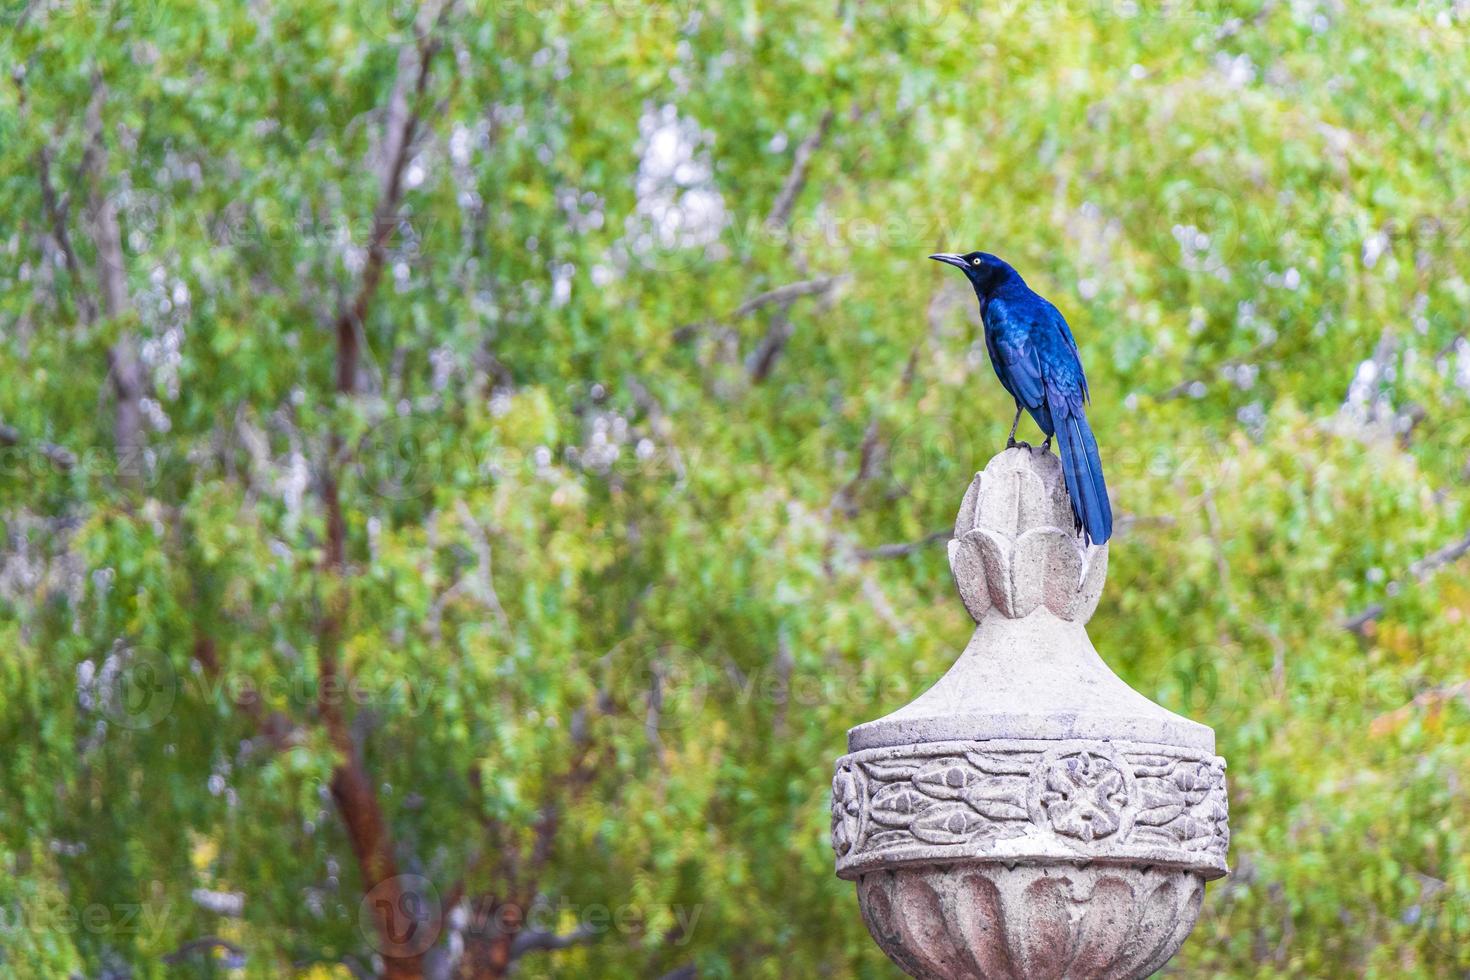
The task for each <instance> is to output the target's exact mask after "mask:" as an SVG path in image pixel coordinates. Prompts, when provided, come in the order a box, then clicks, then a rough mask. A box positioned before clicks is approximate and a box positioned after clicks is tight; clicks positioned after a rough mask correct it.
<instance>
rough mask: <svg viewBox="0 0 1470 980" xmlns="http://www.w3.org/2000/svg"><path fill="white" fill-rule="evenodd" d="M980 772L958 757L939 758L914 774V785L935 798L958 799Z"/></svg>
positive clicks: (973, 782) (976, 779)
mask: <svg viewBox="0 0 1470 980" xmlns="http://www.w3.org/2000/svg"><path fill="white" fill-rule="evenodd" d="M979 779H980V774H979V773H977V772H976V771H975V770H973V769H971V768H970V767H969V766H967V765H965V764H964V763H962V762H960V761H959V760H958V759H940V760H939V761H938V762H934V763H930V764H929V765H927V766H925V767H924V768H923V769H920V770H919V771H918V772H916V773H915V774H914V786H916V787H918V789H919V791H920V792H922V793H924V794H926V795H928V796H932V797H934V798H935V799H936V800H958V799H960V798H961V797H962V796H963V795H964V792H965V790H966V789H968V788H969V787H970V786H972V785H974V784H975V783H976V782H978V781H979Z"/></svg>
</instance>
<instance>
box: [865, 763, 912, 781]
mask: <svg viewBox="0 0 1470 980" xmlns="http://www.w3.org/2000/svg"><path fill="white" fill-rule="evenodd" d="M862 766H863V771H864V772H866V773H867V774H868V775H869V776H872V777H873V778H874V779H876V780H879V781H880V782H885V783H891V782H893V781H894V780H895V779H908V778H910V777H912V776H913V774H914V773H916V772H918V771H919V764H918V763H917V762H904V761H899V762H864V763H863V764H862Z"/></svg>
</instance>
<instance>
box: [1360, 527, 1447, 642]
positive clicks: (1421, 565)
mask: <svg viewBox="0 0 1470 980" xmlns="http://www.w3.org/2000/svg"><path fill="white" fill-rule="evenodd" d="M1466 554H1470V534H1467V535H1465V537H1463V538H1461V539H1459V540H1458V541H1452V542H1450V543H1449V544H1447V545H1445V546H1444V547H1443V548H1440V549H1438V550H1437V551H1433V552H1430V553H1429V554H1427V555H1425V556H1424V557H1423V558H1420V559H1419V560H1418V561H1416V562H1414V563H1413V564H1412V565H1410V566H1409V570H1408V574H1409V577H1410V578H1411V579H1413V580H1414V581H1416V582H1423V581H1425V580H1427V579H1428V578H1430V577H1431V576H1433V575H1434V573H1435V572H1437V571H1439V570H1440V569H1441V568H1443V567H1445V566H1446V565H1448V564H1450V563H1452V562H1455V561H1458V560H1459V559H1460V558H1461V557H1463V556H1464V555H1466ZM1403 585H1404V582H1403V581H1402V580H1398V579H1395V580H1394V581H1392V582H1390V583H1389V584H1388V593H1389V595H1396V594H1398V592H1399V590H1400V589H1401V588H1402V587H1403ZM1385 610H1386V607H1385V606H1384V604H1383V603H1381V602H1375V603H1373V604H1372V605H1371V606H1369V607H1368V608H1366V609H1364V610H1363V611H1362V612H1359V613H1357V614H1356V615H1353V616H1349V617H1348V618H1347V619H1344V620H1343V621H1342V628H1343V629H1345V630H1348V631H1349V632H1352V633H1357V634H1359V635H1360V636H1361V635H1363V633H1364V631H1365V630H1366V629H1367V626H1368V624H1369V623H1371V622H1373V621H1374V620H1375V619H1377V618H1378V617H1379V616H1382V615H1383V613H1384V612H1385Z"/></svg>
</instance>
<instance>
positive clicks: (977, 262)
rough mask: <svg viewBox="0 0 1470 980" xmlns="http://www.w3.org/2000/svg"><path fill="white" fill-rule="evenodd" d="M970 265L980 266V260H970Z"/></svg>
mask: <svg viewBox="0 0 1470 980" xmlns="http://www.w3.org/2000/svg"><path fill="white" fill-rule="evenodd" d="M970 264H971V265H979V264H980V260H979V259H971V260H970Z"/></svg>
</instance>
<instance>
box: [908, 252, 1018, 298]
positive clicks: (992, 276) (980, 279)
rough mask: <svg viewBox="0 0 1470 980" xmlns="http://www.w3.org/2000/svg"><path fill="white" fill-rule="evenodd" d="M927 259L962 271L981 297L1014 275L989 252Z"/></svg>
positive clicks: (948, 254)
mask: <svg viewBox="0 0 1470 980" xmlns="http://www.w3.org/2000/svg"><path fill="white" fill-rule="evenodd" d="M929 258H931V259H933V260H934V261H935V262H943V263H945V264H946V265H952V266H954V267H956V268H958V269H963V270H964V273H965V276H966V277H967V278H968V279H969V280H970V285H972V286H974V287H975V292H976V293H978V294H979V295H981V296H988V295H989V294H990V293H991V292H992V291H994V290H995V288H996V287H997V286H999V285H1000V284H1001V283H1003V282H1005V281H1006V279H1007V278H1009V277H1011V276H1014V275H1015V274H1016V270H1015V269H1012V268H1011V267H1010V266H1009V265H1007V264H1006V263H1004V262H1002V261H1001V260H1000V259H998V258H996V257H995V256H994V255H991V254H990V253H989V252H966V253H965V254H964V255H956V254H955V253H953V252H940V253H939V254H938V255H931V256H929Z"/></svg>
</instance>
